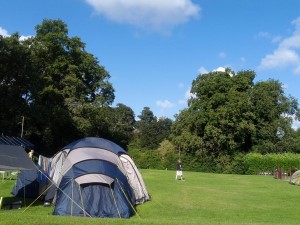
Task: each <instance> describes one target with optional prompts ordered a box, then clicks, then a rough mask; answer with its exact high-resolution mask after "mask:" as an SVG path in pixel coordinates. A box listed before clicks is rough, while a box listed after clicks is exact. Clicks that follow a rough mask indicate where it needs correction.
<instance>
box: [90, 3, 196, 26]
mask: <svg viewBox="0 0 300 225" xmlns="http://www.w3.org/2000/svg"><path fill="white" fill-rule="evenodd" d="M86 2H87V3H88V4H89V5H91V6H92V7H93V8H94V10H95V12H96V13H98V14H100V15H102V16H104V17H105V18H107V19H108V20H110V21H113V22H116V23H120V24H129V25H133V26H135V27H140V28H147V29H152V30H154V31H159V32H168V31H170V30H172V28H174V27H175V26H177V25H179V24H183V23H186V22H187V21H188V20H189V19H190V18H191V17H197V16H199V13H200V11H201V8H200V6H199V5H197V4H194V3H193V2H192V1H191V0H163V1H162V0H109V1H108V0H86Z"/></svg>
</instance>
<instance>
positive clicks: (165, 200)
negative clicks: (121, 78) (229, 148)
mask: <svg viewBox="0 0 300 225" xmlns="http://www.w3.org/2000/svg"><path fill="white" fill-rule="evenodd" d="M141 172H142V174H143V177H144V180H145V182H146V185H147V187H148V191H149V193H150V194H151V196H152V200H151V201H149V202H147V203H145V204H143V205H139V206H138V207H137V212H138V215H135V216H133V217H132V218H130V219H102V218H81V217H63V216H53V215H52V211H53V208H52V207H43V206H42V205H34V206H31V207H30V208H28V209H26V208H25V207H22V208H21V209H19V210H0V224H1V225H4V224H28V225H31V224H32V225H35V224H36V225H40V224H64V225H77V224H78V225H79V224H80V225H82V224H110V225H119V224H124V225H126V224H128V225H129V224H133V225H135V224H149V225H150V224H165V225H169V224H170V225H177V224H178V225H182V224H197V225H198V224H206V225H209V224H213V225H215V224H236V225H242V224H251V225H256V224H261V225H268V224H270V225H271V224H272V225H276V224H286V225H292V224H295V225H296V224H297V225H298V224H300V213H299V211H298V209H299V205H300V187H299V186H294V185H291V184H289V183H288V182H286V181H282V180H275V179H274V178H273V177H271V176H251V175H249V176H248V175H225V174H208V173H196V172H185V173H184V175H185V178H186V179H185V181H176V180H175V171H161V170H142V171H141ZM13 183H14V181H9V180H5V181H4V182H2V181H0V196H6V197H9V196H10V194H9V193H10V191H11V187H12V185H13ZM27 203H28V204H29V202H27ZM24 210H25V211H24Z"/></svg>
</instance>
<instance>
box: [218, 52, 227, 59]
mask: <svg viewBox="0 0 300 225" xmlns="http://www.w3.org/2000/svg"><path fill="white" fill-rule="evenodd" d="M226 56H227V55H226V53H225V52H220V53H219V54H218V57H219V58H220V59H225V58H226Z"/></svg>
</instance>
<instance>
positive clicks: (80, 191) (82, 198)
mask: <svg viewBox="0 0 300 225" xmlns="http://www.w3.org/2000/svg"><path fill="white" fill-rule="evenodd" d="M78 189H79V194H80V200H81V205H82V208H83V214H84V217H86V215H85V208H84V204H83V198H82V193H81V187H80V184H78Z"/></svg>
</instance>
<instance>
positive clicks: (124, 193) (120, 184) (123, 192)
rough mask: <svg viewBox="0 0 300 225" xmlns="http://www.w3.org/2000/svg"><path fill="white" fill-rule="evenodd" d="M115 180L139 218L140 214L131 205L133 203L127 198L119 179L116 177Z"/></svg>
mask: <svg viewBox="0 0 300 225" xmlns="http://www.w3.org/2000/svg"><path fill="white" fill-rule="evenodd" d="M116 180H117V182H118V184H119V186H120V188H121V190H122V192H123V194H124V196H125V198H126V200H127V202H128V203H129V204H130V206H131V208H132V210H133V211H134V212H135V213H136V215H138V217H139V218H141V217H140V215H139V214H138V213H137V211H136V210H135V208H134V207H133V205H132V204H131V202H130V201H129V199H128V197H127V195H126V193H125V192H124V190H123V188H122V185H121V184H120V182H119V179H118V178H116Z"/></svg>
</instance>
